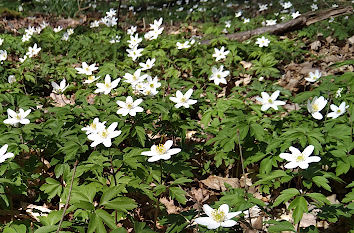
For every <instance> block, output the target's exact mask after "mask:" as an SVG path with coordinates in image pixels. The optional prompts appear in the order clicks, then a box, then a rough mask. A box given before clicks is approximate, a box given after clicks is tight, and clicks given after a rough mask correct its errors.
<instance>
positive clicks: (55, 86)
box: [51, 78, 69, 94]
mask: <svg viewBox="0 0 354 233" xmlns="http://www.w3.org/2000/svg"><path fill="white" fill-rule="evenodd" d="M51 84H52V87H53V92H54V93H56V94H59V93H63V92H64V91H65V89H66V88H67V87H68V86H69V84H68V85H66V80H65V78H64V79H63V80H61V82H60V85H58V84H57V83H56V82H51Z"/></svg>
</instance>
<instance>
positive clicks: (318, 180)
mask: <svg viewBox="0 0 354 233" xmlns="http://www.w3.org/2000/svg"><path fill="white" fill-rule="evenodd" d="M312 181H313V182H314V183H315V184H316V185H317V186H318V187H322V188H324V189H326V190H328V191H330V192H331V191H332V189H331V187H330V186H329V185H328V183H329V180H328V179H327V178H326V177H323V176H315V177H313V178H312Z"/></svg>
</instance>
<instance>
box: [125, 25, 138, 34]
mask: <svg viewBox="0 0 354 233" xmlns="http://www.w3.org/2000/svg"><path fill="white" fill-rule="evenodd" d="M136 29H137V26H131V27H130V28H129V29H128V31H127V34H128V35H133V34H134V33H135V32H136Z"/></svg>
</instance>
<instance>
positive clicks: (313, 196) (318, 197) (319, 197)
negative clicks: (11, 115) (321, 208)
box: [306, 193, 331, 205]
mask: <svg viewBox="0 0 354 233" xmlns="http://www.w3.org/2000/svg"><path fill="white" fill-rule="evenodd" d="M306 196H308V197H310V198H311V199H312V200H314V201H316V202H319V203H320V204H321V205H323V204H328V205H330V204H331V202H330V201H329V200H328V199H327V198H326V197H325V196H324V195H323V194H321V193H307V194H306Z"/></svg>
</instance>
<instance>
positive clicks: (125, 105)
mask: <svg viewBox="0 0 354 233" xmlns="http://www.w3.org/2000/svg"><path fill="white" fill-rule="evenodd" d="M141 102H143V100H142V99H137V100H135V101H134V100H133V98H132V97H131V96H128V97H127V98H126V100H125V102H123V101H120V100H117V104H118V105H119V107H120V109H118V111H117V114H121V115H123V116H126V115H128V114H129V115H131V116H135V115H136V113H137V112H142V111H144V109H143V108H142V107H140V106H138V105H139V104H141Z"/></svg>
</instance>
